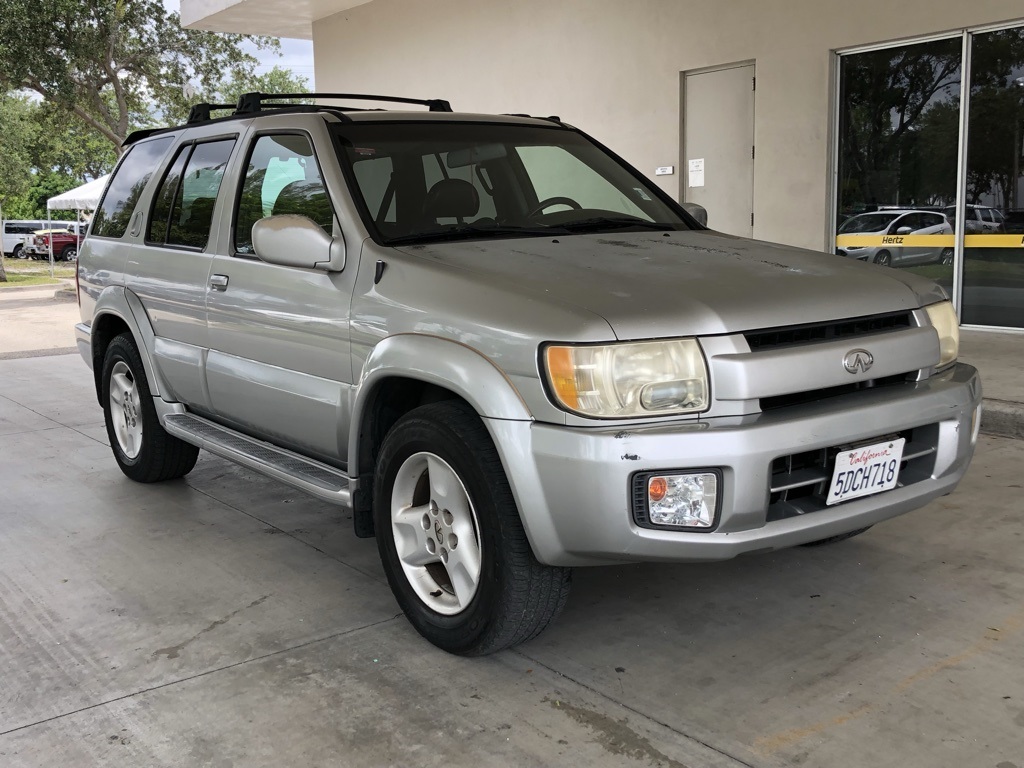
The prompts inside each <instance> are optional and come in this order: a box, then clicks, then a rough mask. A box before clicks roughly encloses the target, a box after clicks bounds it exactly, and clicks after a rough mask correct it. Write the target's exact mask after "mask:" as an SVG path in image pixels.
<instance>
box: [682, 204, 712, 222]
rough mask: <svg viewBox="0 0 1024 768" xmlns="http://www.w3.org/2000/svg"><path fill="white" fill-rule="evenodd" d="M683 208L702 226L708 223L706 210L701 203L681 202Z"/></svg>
mask: <svg viewBox="0 0 1024 768" xmlns="http://www.w3.org/2000/svg"><path fill="white" fill-rule="evenodd" d="M682 205H683V210H684V211H686V212H687V213H688V214H690V215H691V216H693V218H695V219H696V220H697V223H698V224H700V225H701V226H702V227H706V226H707V225H708V211H707V209H706V208H705V207H704V206H703V205H697V204H696V203H683V204H682Z"/></svg>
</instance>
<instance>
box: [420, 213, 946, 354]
mask: <svg viewBox="0 0 1024 768" xmlns="http://www.w3.org/2000/svg"><path fill="white" fill-rule="evenodd" d="M401 250H403V251H404V252H406V253H409V254H410V255H414V256H418V257H420V258H423V259H427V260H429V261H432V262H435V263H437V264H439V265H445V266H447V267H450V268H457V269H461V270H468V271H470V272H473V273H475V275H476V276H478V277H477V279H479V280H484V281H487V282H488V283H490V284H491V285H495V286H502V287H504V288H505V289H506V290H508V289H512V290H517V291H520V292H527V293H529V294H531V295H532V296H534V297H538V298H544V299H547V300H551V301H557V302H560V303H564V304H568V305H572V306H575V307H579V308H582V309H586V310H588V311H590V312H592V313H594V314H597V315H600V316H601V317H603V318H604V319H605V320H607V321H608V323H609V325H610V326H611V327H612V329H613V331H614V333H615V335H616V337H617V338H619V339H645V338H657V337H664V336H688V335H709V334H721V333H734V332H738V331H745V330H752V329H756V328H770V327H775V326H782V325H794V324H801V323H809V322H821V321H828V320H838V319H842V318H848V317H859V316H864V315H873V314H880V313H883V312H893V311H899V310H905V309H914V308H917V307H920V306H923V305H926V304H931V303H934V302H936V301H941V300H943V299H944V298H946V295H945V293H944V292H943V290H942V289H941V288H940V287H939V286H938V285H937V284H935V283H933V282H932V281H931V280H926V279H924V278H921V277H917V276H915V275H911V274H906V273H903V272H901V271H899V270H895V269H892V268H887V267H876V266H873V265H869V264H863V263H860V262H856V261H851V260H849V259H844V258H841V257H839V256H835V255H833V254H826V253H819V252H817V251H809V250H804V249H799V248H793V247H789V246H784V245H778V244H775V243H766V242H761V241H757V240H748V239H745V238H739V237H733V236H731V235H725V234H722V233H719V232H713V231H710V230H702V231H684V232H666V233H661V232H657V233H651V232H642V233H615V234H613V235H608V234H602V235H572V236H561V237H555V238H547V237H543V238H540V237H536V238H517V239H500V240H486V241H481V240H474V241H462V242H447V243H437V244H429V245H416V246H403V247H402V249H401Z"/></svg>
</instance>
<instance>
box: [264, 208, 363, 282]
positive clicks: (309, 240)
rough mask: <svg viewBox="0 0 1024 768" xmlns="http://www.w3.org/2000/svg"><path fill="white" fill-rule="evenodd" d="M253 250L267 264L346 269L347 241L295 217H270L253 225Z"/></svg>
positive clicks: (337, 270) (300, 217) (331, 270)
mask: <svg viewBox="0 0 1024 768" xmlns="http://www.w3.org/2000/svg"><path fill="white" fill-rule="evenodd" d="M252 249H253V250H254V251H255V252H256V255H257V256H258V257H259V258H260V260H261V261H265V262H267V263H268V264H279V265H281V266H283V267H300V268H302V269H323V270H326V271H327V272H341V270H343V269H344V268H345V241H344V240H343V239H342V238H340V237H331V236H330V235H328V234H327V233H326V232H324V231H323V229H322V228H321V227H320V226H319V225H318V224H317V223H316V222H314V221H313V220H312V219H309V218H307V217H305V216H298V215H296V214H291V213H289V214H282V215H280V216H268V217H267V218H265V219H260V220H259V221H257V222H256V223H255V224H253V225H252Z"/></svg>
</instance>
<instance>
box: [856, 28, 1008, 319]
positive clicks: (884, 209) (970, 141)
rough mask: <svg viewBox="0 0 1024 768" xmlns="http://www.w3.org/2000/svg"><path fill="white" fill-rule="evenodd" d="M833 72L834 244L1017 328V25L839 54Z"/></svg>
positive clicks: (974, 314) (967, 311) (973, 315)
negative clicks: (929, 282) (925, 280)
mask: <svg viewBox="0 0 1024 768" xmlns="http://www.w3.org/2000/svg"><path fill="white" fill-rule="evenodd" d="M965 41H966V43H967V45H968V46H969V49H970V54H971V55H970V57H969V59H968V62H967V66H966V67H965V66H964V61H963V55H962V51H963V49H964V43H965ZM965 69H966V70H968V71H966V72H965ZM964 78H966V79H967V85H968V86H969V87H966V88H965V87H963V82H962V81H963V79H964ZM839 80H840V82H839V125H838V140H839V147H838V169H837V170H838V175H837V189H836V204H837V210H836V253H837V254H839V255H841V256H844V257H846V258H851V259H859V260H862V261H869V262H873V263H876V264H880V265H883V266H888V267H894V268H899V269H907V270H910V271H913V272H916V273H918V274H921V275H924V276H926V277H929V278H931V279H933V280H936V281H937V282H939V283H940V284H941V285H943V286H944V287H945V288H946V290H947V291H948V292H949V293H950V294H951V295H953V296H954V297H955V299H956V301H957V306H958V308H959V310H960V315H961V321H962V322H964V323H965V324H973V325H988V326H998V327H1007V328H1024V179H1022V178H1021V166H1022V153H1024V147H1022V144H1024V27H1015V28H1011V29H1001V30H996V31H985V32H977V33H972V32H964V33H962V34H960V35H956V36H955V37H949V38H944V39H938V40H930V41H927V42H920V43H910V44H906V45H899V46H893V47H889V48H884V49H879V50H871V51H864V52H860V53H856V52H855V53H849V54H844V55H843V56H842V57H841V58H840V66H839ZM962 95H963V96H964V97H966V101H965V102H964V104H963V108H964V111H965V113H966V126H967V131H966V132H965V131H963V130H961V127H962V125H963V123H964V118H963V117H962V115H961V112H962V110H961V98H962ZM961 253H962V257H961V256H960V254H961Z"/></svg>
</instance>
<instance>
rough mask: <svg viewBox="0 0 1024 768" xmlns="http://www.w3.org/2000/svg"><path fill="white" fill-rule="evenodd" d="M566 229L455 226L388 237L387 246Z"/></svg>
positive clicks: (560, 231)
mask: <svg viewBox="0 0 1024 768" xmlns="http://www.w3.org/2000/svg"><path fill="white" fill-rule="evenodd" d="M567 232H568V229H566V228H565V227H563V226H557V227H542V226H541V227H519V226H513V225H507V224H490V225H488V224H484V225H481V224H456V225H455V226H452V227H449V228H448V229H435V230H428V231H426V232H413V233H412V234H408V235H399V236H398V237H389V238H388V239H387V245H401V244H403V243H411V242H431V241H434V240H466V239H469V238H473V237H480V236H481V235H484V236H486V235H499V236H506V235H511V236H520V235H521V236H523V237H544V236H545V235H552V234H554V235H558V234H562V235H564V234H566V233H567Z"/></svg>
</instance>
